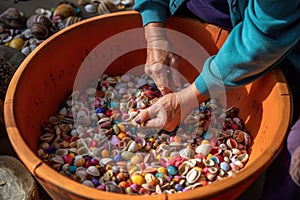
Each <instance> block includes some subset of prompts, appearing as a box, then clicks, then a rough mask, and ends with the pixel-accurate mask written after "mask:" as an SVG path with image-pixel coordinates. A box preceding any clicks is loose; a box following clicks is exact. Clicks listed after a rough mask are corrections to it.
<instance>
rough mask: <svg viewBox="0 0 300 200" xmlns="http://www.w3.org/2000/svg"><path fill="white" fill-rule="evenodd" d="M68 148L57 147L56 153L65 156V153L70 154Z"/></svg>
mask: <svg viewBox="0 0 300 200" xmlns="http://www.w3.org/2000/svg"><path fill="white" fill-rule="evenodd" d="M68 153H69V152H68V150H67V149H57V150H56V151H55V154H56V155H57V156H65V155H68Z"/></svg>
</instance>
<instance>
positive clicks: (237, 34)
mask: <svg viewBox="0 0 300 200" xmlns="http://www.w3.org/2000/svg"><path fill="white" fill-rule="evenodd" d="M182 3H183V0H136V1H135V5H134V9H135V10H137V11H139V12H140V14H141V16H142V20H143V24H144V25H146V24H147V23H149V22H166V18H167V17H168V14H167V13H170V14H171V15H173V14H174V13H175V12H176V10H177V9H178V7H179V6H180V5H181V4H182ZM228 4H229V7H230V17H231V21H232V24H233V27H234V28H233V29H232V31H231V33H230V35H229V37H228V38H227V40H226V42H225V43H224V45H223V46H222V48H221V49H220V50H219V52H218V53H217V54H216V55H213V56H211V57H209V58H208V59H207V60H206V62H205V64H204V67H203V70H202V72H201V73H200V75H199V76H198V77H197V79H196V80H195V83H196V86H197V89H198V90H199V92H201V93H202V94H206V95H209V93H210V90H211V89H212V88H214V89H217V88H222V87H223V86H225V88H226V89H228V88H233V87H237V86H241V85H245V84H248V83H250V82H252V81H254V80H255V79H257V78H259V77H261V76H262V75H264V74H265V73H266V72H268V71H270V70H271V69H273V67H275V66H277V65H278V63H280V61H282V60H283V59H284V58H285V57H288V58H289V60H290V61H291V63H293V67H294V69H293V70H294V72H296V73H297V74H293V76H297V75H298V78H297V82H296V83H294V84H297V86H296V87H295V88H296V90H297V92H298V93H299V91H300V42H299V40H300V0H289V1H286V0H261V1H259V0H228ZM295 47H296V48H295ZM221 91H222V89H221Z"/></svg>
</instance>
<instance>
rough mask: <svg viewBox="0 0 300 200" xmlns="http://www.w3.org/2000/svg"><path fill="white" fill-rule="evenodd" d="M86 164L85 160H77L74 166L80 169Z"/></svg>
mask: <svg viewBox="0 0 300 200" xmlns="http://www.w3.org/2000/svg"><path fill="white" fill-rule="evenodd" d="M84 164H85V159H84V158H77V159H75V160H74V165H75V166H77V167H79V166H83V165H84Z"/></svg>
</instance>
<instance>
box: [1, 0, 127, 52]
mask: <svg viewBox="0 0 300 200" xmlns="http://www.w3.org/2000/svg"><path fill="white" fill-rule="evenodd" d="M132 4H133V0H93V1H89V0H78V6H76V5H75V4H73V3H72V2H68V1H62V2H61V3H59V4H58V5H57V6H56V7H55V8H52V9H51V10H47V9H44V8H38V9H36V11H35V14H34V15H32V16H29V17H26V16H25V15H24V13H23V12H22V11H20V10H18V9H16V8H13V7H12V8H8V9H7V10H5V11H4V12H3V13H1V14H0V44H1V45H5V46H10V47H12V48H15V49H17V50H19V51H21V52H22V53H23V54H25V55H26V56H27V55H28V54H29V53H31V52H32V51H33V50H34V49H35V48H36V47H37V46H38V45H39V44H40V43H42V42H43V41H44V40H45V39H47V38H48V37H49V36H51V35H52V34H54V33H56V32H58V31H60V30H62V29H64V28H65V27H68V26H70V25H72V24H75V23H77V22H79V21H81V20H82V17H81V16H80V11H81V9H80V8H81V7H82V8H84V9H85V11H86V12H87V13H91V14H93V13H95V15H102V14H107V13H112V12H118V11H123V10H126V9H130V8H131V6H132Z"/></svg>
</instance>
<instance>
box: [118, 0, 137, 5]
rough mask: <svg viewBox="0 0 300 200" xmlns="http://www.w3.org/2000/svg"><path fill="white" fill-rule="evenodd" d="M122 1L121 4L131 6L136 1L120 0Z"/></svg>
mask: <svg viewBox="0 0 300 200" xmlns="http://www.w3.org/2000/svg"><path fill="white" fill-rule="evenodd" d="M120 1H121V4H123V5H125V6H129V5H132V4H133V3H134V0H120Z"/></svg>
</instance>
